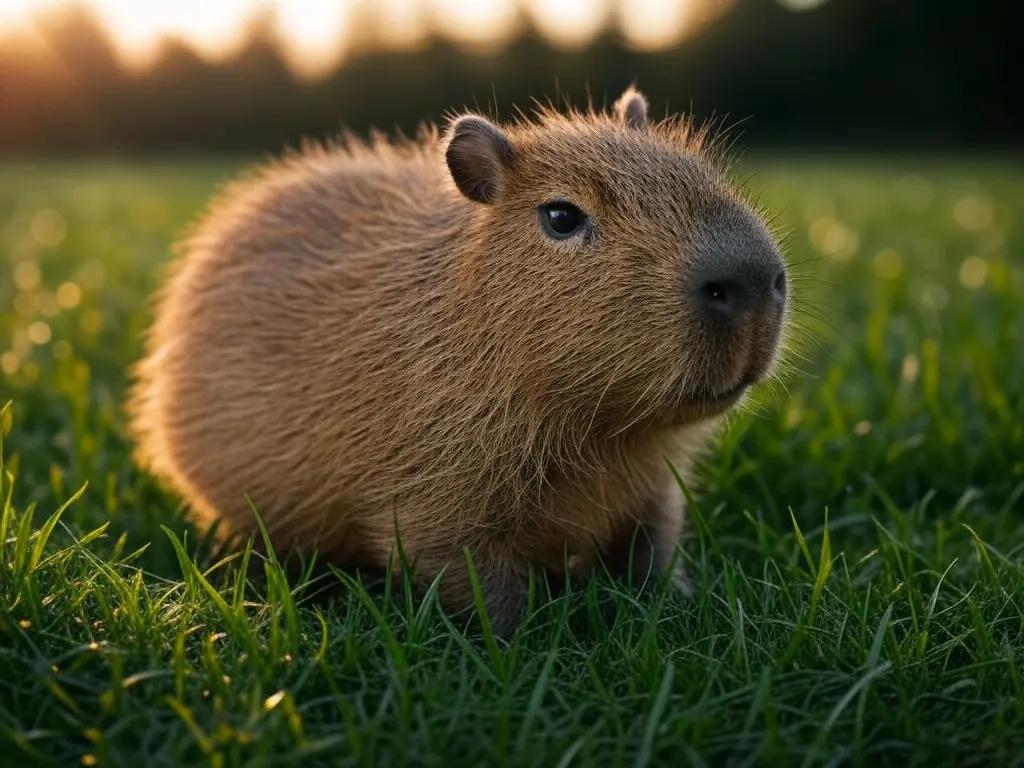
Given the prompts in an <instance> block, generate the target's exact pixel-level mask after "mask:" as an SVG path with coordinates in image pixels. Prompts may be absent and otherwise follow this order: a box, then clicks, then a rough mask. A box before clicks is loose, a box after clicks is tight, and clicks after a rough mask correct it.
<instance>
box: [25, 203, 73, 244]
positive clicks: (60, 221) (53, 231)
mask: <svg viewBox="0 0 1024 768" xmlns="http://www.w3.org/2000/svg"><path fill="white" fill-rule="evenodd" d="M30 229H31V230H32V237H33V239H34V240H35V241H36V242H37V243H39V245H42V246H46V247H50V248H52V247H54V246H57V245H60V244H61V242H63V240H64V235H65V234H66V233H67V224H66V223H65V221H64V217H63V216H61V215H60V213H58V212H57V211H55V210H53V209H52V208H43V209H42V210H41V211H37V212H36V214H35V215H34V216H33V217H32V223H31V225H30Z"/></svg>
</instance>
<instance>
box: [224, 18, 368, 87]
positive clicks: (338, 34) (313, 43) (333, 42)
mask: <svg viewBox="0 0 1024 768" xmlns="http://www.w3.org/2000/svg"><path fill="white" fill-rule="evenodd" d="M236 1H241V2H243V3H245V0H236ZM217 2H222V0H217ZM248 5H249V6H250V7H251V3H248ZM271 7H272V8H273V10H274V14H275V17H276V19H277V25H278V29H279V30H280V32H281V35H282V38H283V42H284V46H285V53H286V55H287V56H288V59H289V63H291V64H292V66H293V67H295V68H296V69H297V70H298V71H299V72H301V73H302V74H307V75H312V74H316V73H318V72H322V71H324V70H327V69H329V68H330V67H331V65H333V64H334V63H336V62H337V60H338V59H339V58H340V56H341V54H342V51H343V50H344V48H345V44H346V41H347V37H348V35H347V32H348V25H349V23H350V9H349V4H348V3H346V2H340V1H339V0H300V1H297V0H278V2H277V3H275V4H274V5H273V6H271Z"/></svg>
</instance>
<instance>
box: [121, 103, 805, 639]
mask: <svg viewBox="0 0 1024 768" xmlns="http://www.w3.org/2000/svg"><path fill="white" fill-rule="evenodd" d="M708 155H709V153H708V152H707V149H706V146H705V142H704V138H703V134H702V133H701V132H699V131H695V130H694V129H693V128H692V127H691V126H690V125H689V124H688V123H687V122H686V121H684V120H680V119H675V120H669V121H664V122H661V123H651V122H649V121H648V119H647V115H646V102H645V100H644V99H643V97H642V96H640V95H639V94H638V93H636V92H635V91H633V90H630V91H627V93H626V94H624V95H623V97H622V98H621V99H620V100H619V102H617V104H616V106H615V109H614V110H612V111H611V112H610V113H607V114H605V113H597V112H593V111H591V112H586V113H580V112H570V113H569V114H558V113H556V112H554V111H550V110H547V111H543V112H542V113H541V114H540V115H539V116H538V118H537V119H536V120H535V121H525V120H524V121H521V122H519V123H517V124H515V125H511V126H508V127H506V128H499V127H497V126H495V125H494V124H492V123H491V122H489V121H487V120H486V119H484V118H482V117H478V116H475V115H465V116H462V117H460V118H458V119H457V120H454V121H453V123H452V125H451V126H450V127H449V128H448V130H447V131H446V133H445V134H444V135H439V134H438V133H437V132H436V131H432V130H426V131H424V132H423V133H422V135H421V136H420V137H419V139H417V140H416V141H409V142H401V143H388V142H386V141H383V140H380V139H377V140H374V141H373V142H371V143H369V144H366V143H361V142H358V141H355V140H347V141H345V142H343V143H341V144H338V145H336V146H329V147H314V148H308V149H306V150H304V151H302V152H300V153H297V154H294V155H292V156H290V157H288V158H286V159H285V160H283V161H280V162H278V163H276V164H273V165H271V166H269V167H268V168H266V169H265V170H263V171H262V172H260V173H258V174H256V175H255V176H253V177H252V178H249V179H248V180H245V181H242V182H238V183H236V184H234V185H232V186H230V187H229V188H228V189H227V190H225V192H224V193H223V194H222V195H221V197H220V199H219V200H218V201H217V202H216V203H215V205H214V206H213V207H212V209H211V211H210V212H209V213H208V214H207V215H206V216H205V218H204V219H203V220H202V221H201V222H200V224H199V225H198V226H197V227H196V228H195V230H194V231H193V233H192V234H191V235H190V236H189V237H188V238H187V239H186V241H185V242H184V243H183V253H182V258H181V260H180V262H179V263H178V264H177V266H176V268H175V271H174V272H173V274H172V276H171V278H170V280H169V282H168V284H167V286H166V288H165V290H164V292H163V294H162V296H161V298H160V300H159V302H158V305H157V313H156V320H155V324H154V327H153V329H152V332H151V335H150V337H149V340H148V352H147V356H146V358H145V359H144V360H143V361H142V363H141V364H140V366H139V369H138V372H137V373H138V380H137V384H136V388H135V391H134V397H133V399H132V403H131V413H132V430H133V433H134V435H135V436H136V439H137V441H138V451H139V456H140V459H141V460H142V461H143V462H144V463H145V464H146V465H147V466H149V467H150V468H152V470H153V471H154V472H156V473H157V474H158V475H159V476H161V477H162V478H164V479H165V480H166V481H167V482H168V483H169V484H170V485H171V486H172V487H173V488H174V489H176V490H177V491H178V492H180V493H181V494H182V495H183V496H184V498H185V499H186V500H187V501H188V502H189V504H190V505H191V507H192V508H193V509H194V510H195V513H196V514H197V516H198V517H199V518H200V520H201V521H202V522H204V523H207V524H209V523H212V522H213V521H215V520H217V521H219V530H220V531H221V532H225V533H228V534H234V535H245V534H248V533H250V532H251V531H252V530H253V528H254V526H255V519H254V515H253V511H252V509H251V507H250V504H249V501H248V499H251V501H252V505H253V506H255V507H256V508H257V509H258V510H259V512H260V514H261V515H262V516H263V518H264V520H265V521H266V524H267V527H268V529H269V531H270V534H271V538H272V540H273V542H274V544H275V546H276V547H277V548H279V549H301V550H312V549H314V548H315V549H317V550H319V552H320V553H321V555H322V556H325V557H327V558H329V559H330V560H332V561H334V562H337V563H339V564H345V565H366V566H383V565H385V564H386V563H388V562H389V560H391V559H392V558H393V557H394V556H395V553H396V537H400V540H401V545H402V548H403V550H404V552H405V554H406V556H407V557H408V559H409V561H410V562H412V563H413V564H414V568H413V571H414V573H415V575H416V577H417V578H418V579H421V580H423V581H425V582H429V580H431V579H433V578H434V577H435V576H436V575H437V574H438V573H439V572H440V571H441V570H442V569H445V576H444V578H443V581H442V596H443V598H444V600H445V602H446V603H447V604H448V605H449V606H451V607H455V608H457V607H461V606H463V605H465V604H466V603H467V602H468V600H469V595H470V591H469V583H468V579H467V578H466V576H467V574H466V571H465V568H466V565H465V559H464V555H463V551H464V549H468V550H469V551H470V552H471V553H472V556H473V561H474V564H475V567H476V569H477V570H478V572H479V575H480V582H481V585H482V588H483V591H484V596H485V599H486V601H487V604H488V608H489V610H490V612H491V616H492V619H493V620H494V622H495V623H496V624H498V625H499V628H502V629H507V628H510V627H512V626H514V624H515V623H516V621H517V620H518V617H519V615H520V613H521V610H522V605H523V601H524V586H525V584H526V580H527V577H528V568H529V567H531V566H532V567H537V568H541V569H544V570H546V571H549V572H552V573H556V574H559V573H562V572H563V571H564V569H565V568H566V567H569V568H570V569H571V570H572V571H573V572H574V575H579V574H583V573H586V572H587V570H588V569H589V568H590V567H592V566H593V565H594V564H595V563H596V562H597V561H598V558H599V557H600V558H606V559H607V561H608V562H615V561H616V560H617V558H618V561H622V558H621V556H622V554H623V552H624V551H626V550H627V549H628V548H629V547H630V546H633V547H634V548H636V549H635V551H634V557H633V558H632V561H633V562H634V563H635V564H639V565H640V566H641V567H644V568H649V567H651V566H653V568H654V569H655V570H657V569H665V568H668V567H669V564H670V563H672V562H673V554H674V548H675V546H676V545H677V543H678V542H679V537H680V534H681V530H682V525H683V517H684V507H683V500H682V498H681V493H680V491H679V489H678V486H677V483H676V482H675V480H674V478H673V475H672V470H671V467H670V465H672V466H675V467H676V468H678V469H679V470H680V471H681V472H683V473H686V472H687V470H688V468H689V467H690V465H691V462H692V458H693V456H694V454H695V452H696V451H698V450H700V449H701V447H702V446H703V445H704V444H705V442H706V438H707V436H708V435H709V434H710V433H711V431H712V429H713V426H714V423H715V420H716V417H718V416H719V415H720V414H721V413H723V412H724V411H725V410H726V409H727V408H728V407H729V406H730V405H732V404H733V403H734V402H735V401H736V400H737V399H738V398H739V397H740V396H741V394H742V392H743V390H744V389H745V387H746V386H747V385H749V384H751V383H752V382H754V381H755V380H757V379H758V378H760V377H761V376H763V375H764V374H765V373H766V371H767V370H768V369H769V367H770V365H771V363H772V360H773V357H774V355H775V349H776V346H777V339H778V336H779V333H780V329H781V325H782V318H783V315H784V313H785V311H784V305H785V288H786V286H785V282H786V278H785V273H784V271H783V268H782V262H781V260H780V258H779V256H778V251H777V248H776V245H775V243H774V240H773V238H772V237H771V235H770V234H769V231H768V229H767V227H766V226H765V224H764V223H763V221H762V219H761V217H760V216H758V215H757V214H756V213H755V212H754V211H753V210H752V209H751V208H750V207H749V206H748V205H747V204H746V203H745V202H744V201H743V200H742V199H741V198H740V197H739V196H738V194H737V193H736V192H735V191H734V190H733V188H732V187H731V186H730V185H729V183H728V182H727V180H726V178H725V177H724V175H723V174H722V172H721V171H720V170H719V168H718V166H717V163H716V162H715V161H713V160H712V159H710V158H709V156H708ZM675 575H676V577H677V580H679V581H680V582H681V579H682V574H681V571H680V570H679V569H678V568H677V573H676V574H675Z"/></svg>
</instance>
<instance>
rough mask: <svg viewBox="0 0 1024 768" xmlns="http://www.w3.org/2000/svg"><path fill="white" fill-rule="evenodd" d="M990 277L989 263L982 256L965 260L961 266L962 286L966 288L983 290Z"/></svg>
mask: <svg viewBox="0 0 1024 768" xmlns="http://www.w3.org/2000/svg"><path fill="white" fill-rule="evenodd" d="M986 277H988V262H987V261H985V260H984V259H983V258H981V257H980V256H971V257H969V258H966V259H964V262H963V264H961V265H960V284H961V285H963V286H964V287H965V288H971V289H974V288H981V286H983V285H984V284H985V278H986Z"/></svg>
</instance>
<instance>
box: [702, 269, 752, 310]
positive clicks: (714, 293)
mask: <svg viewBox="0 0 1024 768" xmlns="http://www.w3.org/2000/svg"><path fill="white" fill-rule="evenodd" d="M747 295H748V291H747V289H746V288H745V287H744V286H743V285H742V284H741V283H740V282H738V281H736V280H728V279H726V280H707V281H705V282H704V283H702V284H701V286H700V288H699V289H698V291H697V300H698V301H699V302H700V304H701V306H702V307H704V309H706V310H708V311H710V312H713V313H715V314H716V315H720V316H722V317H723V318H726V319H732V318H733V317H735V316H736V315H738V314H739V313H740V312H742V311H743V310H744V309H745V308H746V304H747Z"/></svg>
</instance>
